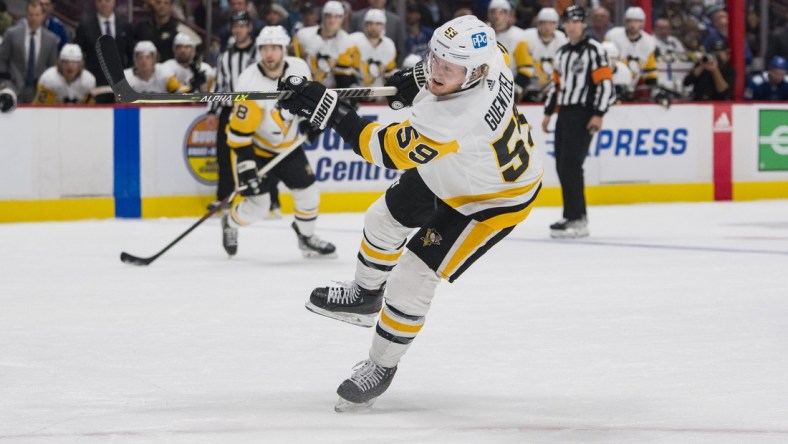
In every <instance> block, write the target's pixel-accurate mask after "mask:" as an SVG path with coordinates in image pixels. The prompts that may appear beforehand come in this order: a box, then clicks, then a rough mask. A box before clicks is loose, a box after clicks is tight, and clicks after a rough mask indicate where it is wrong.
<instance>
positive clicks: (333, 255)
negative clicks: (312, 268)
mask: <svg viewBox="0 0 788 444" xmlns="http://www.w3.org/2000/svg"><path fill="white" fill-rule="evenodd" d="M301 255H302V256H304V258H306V259H336V258H337V253H336V252H333V253H329V254H320V253H318V252H317V251H312V250H301Z"/></svg>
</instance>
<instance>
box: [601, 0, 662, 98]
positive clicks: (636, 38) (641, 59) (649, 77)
mask: <svg viewBox="0 0 788 444" xmlns="http://www.w3.org/2000/svg"><path fill="white" fill-rule="evenodd" d="M645 22H646V13H645V11H643V9H642V8H640V7H638V6H633V7H630V8H627V10H626V12H625V13H624V26H617V27H615V28H613V29H611V30H610V31H608V32H607V34H605V40H606V41H609V42H613V43H614V44H615V45H616V46H617V47H618V50H619V52H620V53H621V61H622V62H624V63H626V65H627V66H628V67H629V69H630V71H632V73H633V74H634V80H633V87H637V85H639V84H643V85H645V87H646V88H648V89H651V88H653V87H655V86H657V59H656V57H655V53H654V51H655V50H656V48H657V44H656V41H655V39H654V36H652V35H651V34H648V33H647V32H645V31H643V26H644V24H645Z"/></svg>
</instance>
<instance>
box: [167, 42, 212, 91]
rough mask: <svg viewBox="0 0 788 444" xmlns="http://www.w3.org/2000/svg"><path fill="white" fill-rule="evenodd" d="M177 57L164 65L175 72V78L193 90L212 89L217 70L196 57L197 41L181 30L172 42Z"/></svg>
mask: <svg viewBox="0 0 788 444" xmlns="http://www.w3.org/2000/svg"><path fill="white" fill-rule="evenodd" d="M172 46H173V52H174V53H175V57H174V58H172V59H169V60H165V61H164V63H162V65H164V66H165V67H167V68H168V69H170V70H171V71H172V72H173V73H175V78H176V79H178V81H179V82H181V83H183V84H184V85H189V88H190V89H191V91H203V92H205V91H210V90H211V87H212V86H213V83H214V82H215V81H216V70H215V69H214V68H213V67H212V66H211V65H209V64H207V63H205V62H201V61H199V60H197V59H196V54H197V53H196V51H197V42H195V41H194V39H193V38H191V37H190V36H189V35H188V34H186V33H184V32H179V33H178V34H176V35H175V39H174V40H173V43H172Z"/></svg>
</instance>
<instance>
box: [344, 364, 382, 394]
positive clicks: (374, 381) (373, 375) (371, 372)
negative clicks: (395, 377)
mask: <svg viewBox="0 0 788 444" xmlns="http://www.w3.org/2000/svg"><path fill="white" fill-rule="evenodd" d="M353 372H354V373H353V375H352V376H350V381H351V382H353V383H354V384H356V385H357V386H358V387H359V388H360V389H361V390H362V391H367V390H369V389H371V388H373V387H375V386H377V385H378V384H380V382H381V381H383V379H384V378H385V376H386V369H385V368H383V367H381V366H379V365H377V364H375V363H374V362H372V360H370V359H367V360H366V361H361V362H359V363H358V364H356V365H355V366H354V367H353Z"/></svg>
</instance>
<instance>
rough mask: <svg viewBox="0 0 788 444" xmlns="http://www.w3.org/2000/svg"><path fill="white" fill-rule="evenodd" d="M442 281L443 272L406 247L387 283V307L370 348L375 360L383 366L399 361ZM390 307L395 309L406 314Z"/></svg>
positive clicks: (390, 365)
mask: <svg viewBox="0 0 788 444" xmlns="http://www.w3.org/2000/svg"><path fill="white" fill-rule="evenodd" d="M440 281H441V278H440V276H438V274H437V273H435V272H434V271H433V270H432V269H430V268H429V267H428V266H427V264H425V263H424V262H423V261H422V260H421V259H419V258H418V257H417V256H416V255H415V254H413V253H412V252H410V251H406V252H405V254H403V255H402V258H401V259H400V261H399V265H398V266H397V268H395V269H394V271H393V272H392V273H391V276H390V278H389V280H388V284H387V285H386V293H385V295H386V306H387V307H386V308H385V309H384V310H383V313H382V314H381V319H380V320H379V321H378V328H377V329H376V332H375V336H374V338H373V339H372V347H371V348H370V350H369V357H370V358H371V359H372V360H373V361H375V362H376V363H378V364H379V365H382V366H384V367H394V366H395V365H397V364H398V363H399V361H400V359H401V358H402V356H403V355H405V352H407V351H408V348H409V347H410V344H411V343H412V341H413V339H414V338H415V337H416V334H417V333H418V331H419V330H420V329H421V326H422V325H423V324H424V317H425V316H426V315H427V312H428V311H429V309H430V304H431V303H432V298H433V297H434V296H435V289H436V288H437V287H438V284H439V283H440ZM388 307H391V308H394V309H396V311H397V312H399V313H402V314H403V315H404V317H403V316H399V315H397V313H395V312H393V311H392V310H389V309H388ZM392 336H393V337H392ZM403 342H404V343H403Z"/></svg>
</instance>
